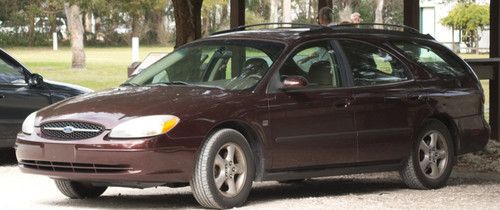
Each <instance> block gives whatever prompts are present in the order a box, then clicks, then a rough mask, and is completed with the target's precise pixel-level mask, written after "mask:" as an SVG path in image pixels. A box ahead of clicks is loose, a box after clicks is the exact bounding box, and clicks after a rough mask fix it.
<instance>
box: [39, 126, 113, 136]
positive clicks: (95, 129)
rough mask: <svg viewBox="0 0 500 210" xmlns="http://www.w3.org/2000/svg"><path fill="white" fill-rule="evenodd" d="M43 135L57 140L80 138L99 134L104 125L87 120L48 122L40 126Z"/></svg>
mask: <svg viewBox="0 0 500 210" xmlns="http://www.w3.org/2000/svg"><path fill="white" fill-rule="evenodd" d="M40 128H41V130H42V135H43V137H46V138H50V139H57V140H79V139H89V138H93V137H96V136H99V135H100V134H101V133H102V132H103V131H104V128H103V126H100V125H96V124H92V123H87V122H48V123H44V124H42V125H41V126H40Z"/></svg>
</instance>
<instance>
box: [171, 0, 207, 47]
mask: <svg viewBox="0 0 500 210" xmlns="http://www.w3.org/2000/svg"><path fill="white" fill-rule="evenodd" d="M172 2H173V4H174V16H175V32H176V37H175V47H176V48H177V47H180V46H182V45H184V44H186V43H188V42H191V41H194V40H196V39H199V38H200V37H201V5H202V3H203V0H172Z"/></svg>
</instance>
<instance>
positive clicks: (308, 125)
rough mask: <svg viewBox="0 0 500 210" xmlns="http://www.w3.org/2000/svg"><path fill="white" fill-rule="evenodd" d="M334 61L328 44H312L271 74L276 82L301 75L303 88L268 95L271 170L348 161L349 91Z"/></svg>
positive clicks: (351, 122)
mask: <svg viewBox="0 0 500 210" xmlns="http://www.w3.org/2000/svg"><path fill="white" fill-rule="evenodd" d="M337 60H338V59H337V55H336V54H335V51H334V50H333V48H332V47H331V44H330V42H329V41H319V42H312V43H308V44H305V45H303V46H302V47H299V48H298V49H296V50H295V51H294V52H293V53H292V54H291V56H289V58H288V59H287V60H286V62H285V63H284V65H283V66H282V67H281V68H280V70H279V72H277V74H279V78H281V79H283V78H285V77H287V76H292V75H293V76H303V77H305V78H306V79H307V80H308V82H309V85H308V86H307V87H304V88H302V89H297V90H290V91H284V90H275V91H274V92H273V93H270V98H272V99H271V100H270V102H269V107H270V109H269V119H270V127H271V138H272V140H273V141H272V142H273V144H274V145H273V151H272V158H273V169H274V170H280V169H282V170H283V169H288V170H289V169H307V168H312V167H314V166H329V165H334V164H342V163H349V162H353V161H354V157H355V156H354V155H355V153H354V152H355V145H354V143H355V128H354V114H353V112H352V110H350V108H349V106H348V104H349V100H350V99H351V94H352V92H351V89H349V88H345V87H344V83H345V81H344V80H343V77H342V76H341V75H342V71H341V68H340V66H339V65H338V62H337ZM278 81H279V79H278ZM279 82H281V81H279Z"/></svg>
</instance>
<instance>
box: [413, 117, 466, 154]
mask: <svg viewBox="0 0 500 210" xmlns="http://www.w3.org/2000/svg"><path fill="white" fill-rule="evenodd" d="M429 120H437V121H439V122H441V123H443V124H444V125H446V127H447V128H448V131H449V132H450V134H451V137H452V142H453V149H454V154H453V155H454V156H456V155H457V154H458V151H460V146H461V145H460V133H459V130H458V126H457V124H456V123H455V122H454V121H453V118H452V117H451V116H449V115H447V114H444V113H435V114H433V115H431V116H429V117H428V118H427V119H426V120H425V121H424V123H423V125H425V123H426V122H427V121H429ZM423 125H422V126H423Z"/></svg>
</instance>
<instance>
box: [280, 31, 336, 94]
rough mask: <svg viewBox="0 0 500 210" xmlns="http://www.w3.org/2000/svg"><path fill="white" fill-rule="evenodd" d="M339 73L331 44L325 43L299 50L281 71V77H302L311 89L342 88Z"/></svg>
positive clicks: (314, 44)
mask: <svg viewBox="0 0 500 210" xmlns="http://www.w3.org/2000/svg"><path fill="white" fill-rule="evenodd" d="M339 72H340V70H339V66H338V65H337V61H336V60H335V55H334V52H333V50H331V48H330V43H329V42H328V41H323V42H317V43H313V44H307V45H306V46H303V47H301V48H299V49H298V50H297V51H296V52H295V54H293V55H292V56H291V57H290V58H289V59H288V60H287V61H286V63H285V64H284V65H283V67H282V68H281V69H280V77H281V79H282V80H283V79H284V78H286V77H287V76H302V77H304V78H306V79H307V81H308V82H309V86H308V87H310V88H328V87H340V86H341V84H340V74H339Z"/></svg>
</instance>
